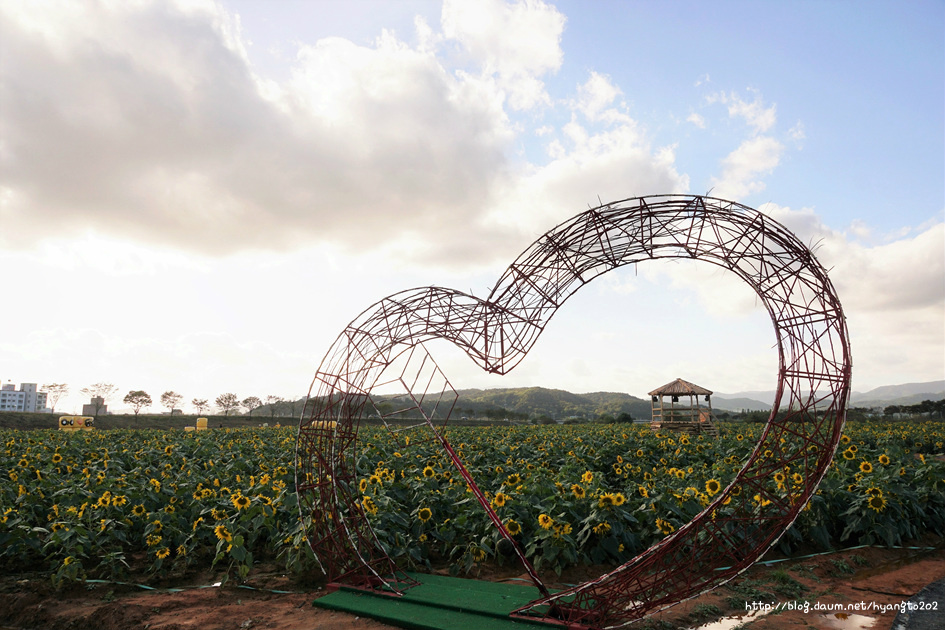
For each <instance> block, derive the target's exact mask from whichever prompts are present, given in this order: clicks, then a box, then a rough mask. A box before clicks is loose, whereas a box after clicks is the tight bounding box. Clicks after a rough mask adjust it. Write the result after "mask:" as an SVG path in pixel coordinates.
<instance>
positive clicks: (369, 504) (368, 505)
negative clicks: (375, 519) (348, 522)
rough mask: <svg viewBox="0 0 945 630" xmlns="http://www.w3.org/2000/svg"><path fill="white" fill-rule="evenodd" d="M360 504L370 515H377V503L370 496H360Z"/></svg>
mask: <svg viewBox="0 0 945 630" xmlns="http://www.w3.org/2000/svg"><path fill="white" fill-rule="evenodd" d="M361 506H362V507H363V508H364V511H365V512H367V513H368V514H370V515H371V516H377V505H376V504H375V503H374V500H373V499H372V498H371V497H362V498H361Z"/></svg>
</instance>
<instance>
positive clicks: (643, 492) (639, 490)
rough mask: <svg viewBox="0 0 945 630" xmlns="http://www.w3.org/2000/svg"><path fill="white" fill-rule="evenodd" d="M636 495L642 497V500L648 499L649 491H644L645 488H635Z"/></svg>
mask: <svg viewBox="0 0 945 630" xmlns="http://www.w3.org/2000/svg"><path fill="white" fill-rule="evenodd" d="M637 494H639V495H640V496H641V497H643V498H644V499H646V498H649V496H650V493H649V491H648V490H647V489H646V486H638V487H637Z"/></svg>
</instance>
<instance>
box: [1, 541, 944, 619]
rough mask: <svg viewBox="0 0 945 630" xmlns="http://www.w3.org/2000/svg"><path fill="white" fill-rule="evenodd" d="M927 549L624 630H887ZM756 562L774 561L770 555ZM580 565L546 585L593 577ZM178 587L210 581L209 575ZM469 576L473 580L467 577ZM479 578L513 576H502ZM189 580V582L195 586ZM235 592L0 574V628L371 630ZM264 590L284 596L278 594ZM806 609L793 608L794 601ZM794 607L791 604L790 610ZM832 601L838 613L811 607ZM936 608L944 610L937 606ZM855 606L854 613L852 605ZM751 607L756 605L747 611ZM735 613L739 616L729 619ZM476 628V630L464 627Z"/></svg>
mask: <svg viewBox="0 0 945 630" xmlns="http://www.w3.org/2000/svg"><path fill="white" fill-rule="evenodd" d="M915 544H916V545H922V546H934V547H936V549H935V550H910V549H882V548H873V547H869V548H861V549H854V550H848V551H843V552H837V553H831V554H827V555H817V556H813V557H808V558H795V559H790V560H787V561H784V562H778V563H775V564H769V565H761V564H759V565H756V566H755V567H753V568H752V569H750V570H749V571H747V572H746V573H744V574H743V575H742V576H740V577H739V578H737V579H736V580H734V581H733V582H731V583H729V584H727V585H724V586H721V587H719V588H717V589H715V590H714V591H711V592H710V593H707V594H705V595H702V596H700V597H697V598H695V599H693V600H690V601H687V602H684V603H682V604H679V605H677V606H675V607H673V608H671V609H669V610H667V611H664V612H662V613H657V614H656V615H653V616H652V617H650V618H649V619H647V620H644V621H642V622H639V623H636V624H634V625H632V626H631V628H642V629H644V630H675V629H678V628H700V629H702V630H726V629H728V628H734V627H735V626H737V625H739V624H748V625H747V627H750V628H752V630H771V629H781V628H814V629H818V630H859V629H860V628H869V629H870V630H888V629H889V628H890V627H891V625H892V622H893V619H894V618H895V616H896V610H894V609H892V608H889V609H887V610H886V611H885V612H883V611H881V610H880V609H881V608H882V607H883V606H886V607H889V606H891V605H892V604H897V603H900V602H902V601H904V600H908V599H909V598H910V597H911V596H913V595H915V594H916V593H917V592H919V591H920V590H921V589H922V588H923V587H925V586H926V585H927V584H929V583H931V582H934V581H936V580H940V579H943V578H945V544H943V541H942V540H941V539H930V540H925V541H922V542H921V543H915ZM766 559H777V555H776V554H771V555H769V556H768V557H767V558H766ZM587 574H588V569H584V570H583V571H576V572H574V573H573V574H571V575H564V576H562V578H557V577H555V576H552V577H551V578H549V579H548V580H547V581H546V584H547V585H549V586H553V585H554V584H555V583H559V580H560V581H561V582H572V583H574V582H580V581H585V580H586V579H588V577H596V576H597V575H600V572H597V573H593V574H592V575H589V576H588V575H587ZM201 577H202V578H203V581H202V582H201V581H199V579H200V578H191V581H190V582H188V584H202V585H205V584H213V578H212V576H201ZM470 577H476V576H470ZM478 577H479V578H480V579H485V578H489V579H494V580H501V579H517V578H518V579H520V578H522V577H524V576H517V575H513V574H510V573H508V572H505V574H499V573H494V574H492V575H480V576H478ZM195 579H196V580H197V581H195ZM245 586H250V587H252V588H244V587H237V586H233V585H224V586H222V587H213V586H210V587H204V588H197V587H191V588H187V587H186V586H185V585H178V588H183V589H184V590H182V591H180V592H173V591H169V590H155V591H149V590H143V589H141V588H138V587H135V586H127V585H119V584H114V583H108V584H99V583H94V584H86V585H80V586H74V587H71V588H69V589H66V590H63V591H58V592H57V591H55V590H54V589H52V588H51V586H50V585H49V582H48V580H46V579H41V578H39V577H37V576H30V575H28V574H22V575H13V576H10V575H7V576H3V577H2V578H0V630H14V629H15V630H26V629H29V630H65V629H69V630H73V629H74V630H128V629H142V630H183V629H188V628H199V629H201V630H242V629H249V628H257V629H262V628H267V629H272V630H353V629H357V630H381V629H385V628H390V627H391V626H388V625H385V624H382V623H379V622H377V621H374V620H371V619H367V618H359V617H356V616H354V615H349V614H345V613H340V612H333V611H328V610H323V609H321V608H316V607H313V606H312V601H313V600H314V599H315V598H317V597H320V596H322V595H324V594H325V590H324V588H323V587H321V586H319V585H317V584H309V585H308V586H305V587H303V586H300V584H298V583H296V582H293V581H292V580H290V579H289V578H287V577H285V576H282V575H279V574H278V573H268V574H267V573H263V572H260V573H259V574H257V575H251V577H250V580H249V581H248V583H247V584H246V585H245ZM273 591H290V592H288V593H278V592H273ZM746 602H747V605H748V607H751V603H752V602H759V603H765V604H772V603H774V604H777V603H781V606H782V608H790V606H791V604H792V603H795V602H796V604H794V605H795V606H797V609H794V610H779V611H771V612H769V613H767V614H763V611H760V610H759V611H752V610H746ZM805 602H806V604H807V606H808V610H807V612H805V611H804V610H803V606H804V603H805ZM798 604H799V605H798ZM817 605H820V607H824V606H828V605H830V606H837V605H842V606H844V607H845V609H846V610H845V611H839V612H835V611H829V612H828V611H819V610H815V609H814V607H815V606H817ZM940 606H942V607H945V602H941V603H940ZM857 607H858V609H857ZM755 608H758V606H756V607H755ZM736 617H741V619H736ZM470 630H477V629H470Z"/></svg>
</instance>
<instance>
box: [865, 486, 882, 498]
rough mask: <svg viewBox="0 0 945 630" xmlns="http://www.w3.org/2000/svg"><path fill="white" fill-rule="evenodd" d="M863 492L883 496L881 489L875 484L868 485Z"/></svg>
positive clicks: (873, 495)
mask: <svg viewBox="0 0 945 630" xmlns="http://www.w3.org/2000/svg"><path fill="white" fill-rule="evenodd" d="M864 494H866V495H867V496H871V497H881V496H883V491H882V490H880V489H879V488H877V487H875V486H870V487H869V488H867V489H866V490H865V491H864Z"/></svg>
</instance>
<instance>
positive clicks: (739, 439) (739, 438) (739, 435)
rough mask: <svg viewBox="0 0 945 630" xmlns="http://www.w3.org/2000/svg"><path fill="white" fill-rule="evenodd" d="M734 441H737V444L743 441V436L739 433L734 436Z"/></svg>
mask: <svg viewBox="0 0 945 630" xmlns="http://www.w3.org/2000/svg"><path fill="white" fill-rule="evenodd" d="M735 439H736V440H738V441H739V442H741V441H742V440H744V439H745V436H744V435H742V434H741V433H739V434H738V435H736V436H735Z"/></svg>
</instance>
